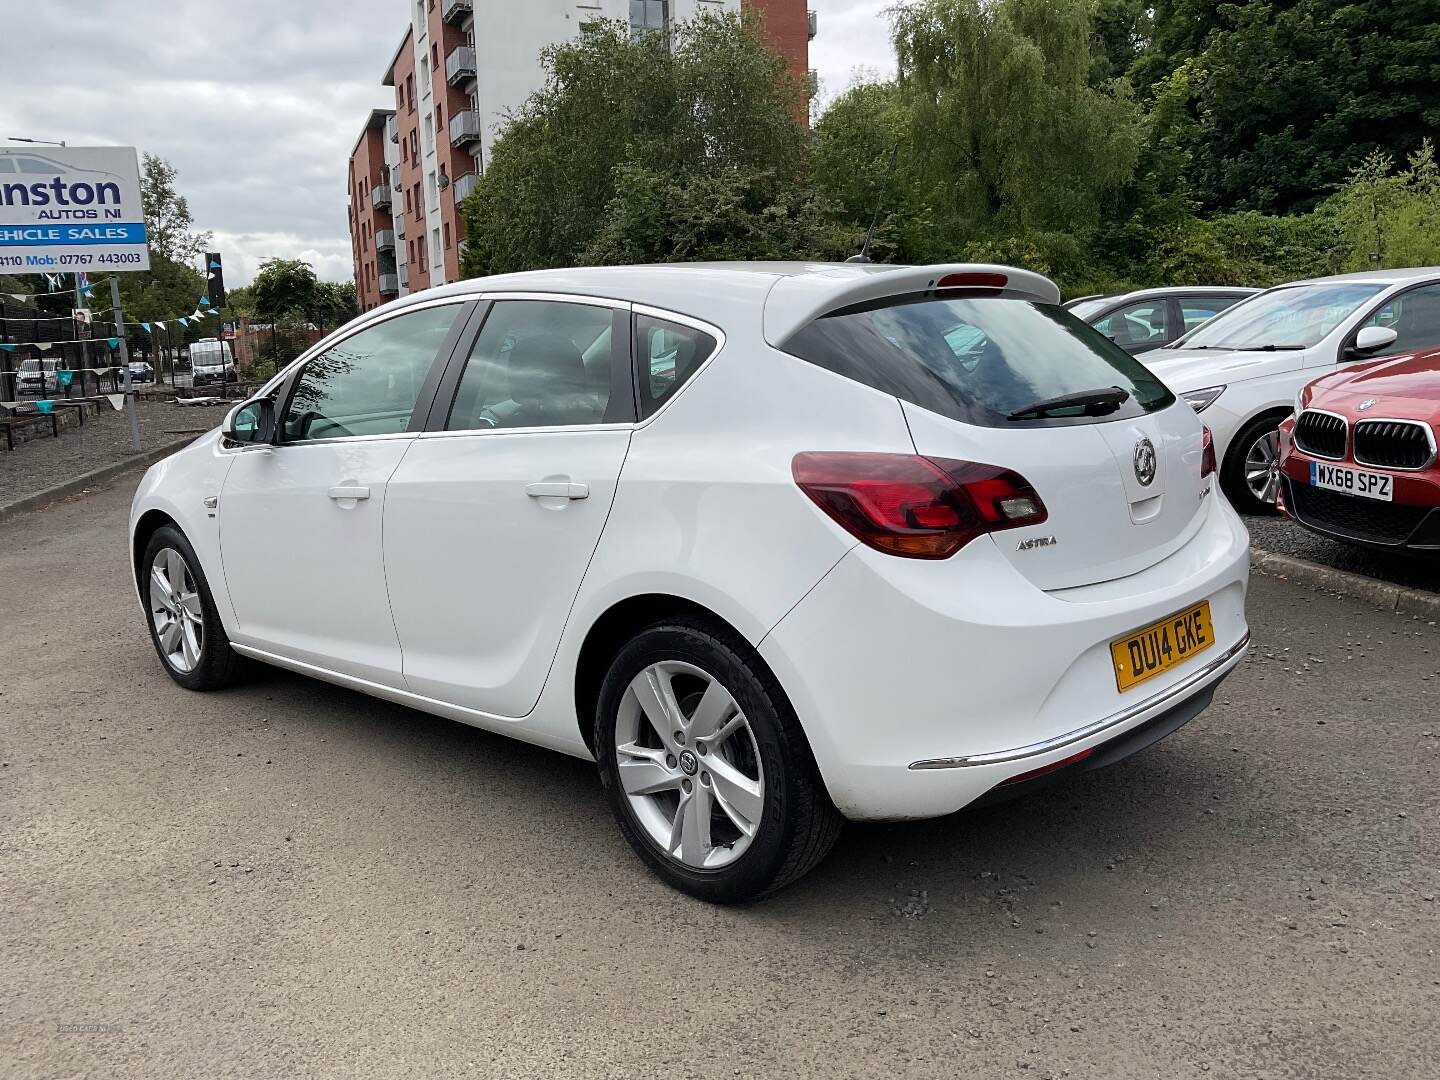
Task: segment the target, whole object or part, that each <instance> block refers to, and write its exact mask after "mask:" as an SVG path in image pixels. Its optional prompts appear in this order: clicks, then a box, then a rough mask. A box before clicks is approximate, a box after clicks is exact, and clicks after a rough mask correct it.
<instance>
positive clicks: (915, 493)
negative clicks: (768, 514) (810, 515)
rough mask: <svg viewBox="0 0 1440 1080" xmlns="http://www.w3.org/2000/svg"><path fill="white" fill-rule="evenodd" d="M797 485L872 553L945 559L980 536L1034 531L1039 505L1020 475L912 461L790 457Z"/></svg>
mask: <svg viewBox="0 0 1440 1080" xmlns="http://www.w3.org/2000/svg"><path fill="white" fill-rule="evenodd" d="M790 470H791V473H792V474H793V475H794V477H795V483H796V484H798V485H799V486H800V489H801V490H802V491H804V492H805V494H806V495H808V496H810V498H811V499H813V500H814V502H815V505H816V506H818V507H820V509H822V510H824V511H825V513H827V514H829V515H830V516H831V517H832V518H834V519H835V521H837V522H838V523H839V524H840V525H841V526H842V527H843V528H844V529H845V530H846V531H847V532H848V533H850V535H852V536H854V537H855V538H856V539H857V540H859V541H861V542H862V543H865V544H868V545H869V546H870V547H873V548H875V549H876V550H877V551H884V552H887V553H888V554H891V555H903V556H905V557H907V558H911V559H948V558H949V557H950V556H951V555H954V554H955V552H957V551H959V550H960V549H961V548H962V547H964V546H965V545H966V544H968V543H969V542H970V541H971V540H974V539H975V538H976V537H978V536H984V535H985V534H986V533H990V532H998V531H1000V530H1001V529H1015V528H1019V527H1021V526H1024V525H1038V524H1040V522H1042V521H1044V520H1045V518H1046V516H1047V515H1046V511H1045V504H1044V503H1042V502H1041V501H1040V496H1039V495H1038V494H1037V493H1036V491H1035V489H1034V488H1033V487H1031V486H1030V484H1029V482H1028V481H1027V480H1026V479H1025V478H1024V477H1023V476H1020V475H1019V474H1018V473H1014V472H1011V471H1010V470H1009V469H1001V468H998V467H996V466H994V465H980V464H976V463H975V462H972V461H952V460H950V459H948V458H927V457H920V456H919V455H917V454H858V453H856V454H852V453H806V454H796V455H795V459H794V460H793V461H792V462H791V464H790Z"/></svg>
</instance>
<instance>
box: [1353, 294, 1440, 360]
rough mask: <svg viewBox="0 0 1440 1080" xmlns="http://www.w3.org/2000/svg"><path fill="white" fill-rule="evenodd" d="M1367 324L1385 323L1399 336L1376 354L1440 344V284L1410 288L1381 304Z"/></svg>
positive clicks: (1380, 324)
mask: <svg viewBox="0 0 1440 1080" xmlns="http://www.w3.org/2000/svg"><path fill="white" fill-rule="evenodd" d="M1365 325H1366V326H1387V327H1389V328H1390V329H1392V330H1394V331H1395V333H1396V334H1397V335H1399V336H1398V337H1396V338H1395V343H1394V344H1393V345H1390V346H1388V347H1387V348H1385V349H1384V350H1383V351H1381V352H1377V353H1374V354H1373V355H1375V356H1393V355H1395V354H1396V353H1403V352H1414V351H1415V350H1417V349H1433V348H1435V347H1436V346H1440V284H1436V285H1425V286H1423V287H1421V288H1419V289H1411V290H1410V291H1409V292H1403V293H1401V294H1400V295H1399V296H1397V297H1395V298H1394V299H1392V300H1390V301H1389V302H1388V303H1386V304H1383V305H1381V307H1380V310H1379V311H1377V312H1375V314H1374V315H1371V316H1370V318H1368V319H1366V320H1365Z"/></svg>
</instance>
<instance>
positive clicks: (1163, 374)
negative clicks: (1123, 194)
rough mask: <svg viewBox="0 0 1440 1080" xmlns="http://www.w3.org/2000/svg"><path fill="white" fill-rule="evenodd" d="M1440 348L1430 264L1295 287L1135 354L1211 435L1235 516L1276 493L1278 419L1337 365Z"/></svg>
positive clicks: (1438, 286)
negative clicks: (1197, 415) (1199, 417)
mask: <svg viewBox="0 0 1440 1080" xmlns="http://www.w3.org/2000/svg"><path fill="white" fill-rule="evenodd" d="M1437 345H1440V267H1433V266H1432V267H1426V268H1423V269H1408V270H1376V271H1372V272H1367V273H1362V274H1340V275H1338V276H1336V277H1326V278H1315V279H1312V280H1309V281H1297V282H1293V283H1291V284H1289V285H1281V286H1278V287H1277V288H1274V289H1269V290H1267V291H1266V292H1263V293H1261V294H1260V295H1258V296H1255V297H1252V298H1251V299H1249V300H1244V301H1242V302H1241V303H1239V304H1237V305H1235V306H1234V307H1232V308H1230V309H1229V310H1227V311H1223V312H1221V313H1220V314H1219V315H1217V316H1215V318H1213V319H1211V320H1210V321H1209V322H1206V323H1204V324H1203V325H1201V326H1199V327H1197V328H1196V329H1195V330H1192V331H1191V332H1190V333H1188V334H1186V335H1185V336H1184V337H1183V338H1181V339H1180V340H1179V341H1177V342H1175V343H1174V344H1173V345H1167V346H1165V347H1164V348H1162V349H1156V350H1155V351H1153V352H1148V353H1146V354H1145V366H1146V367H1148V368H1149V369H1150V370H1151V371H1153V372H1154V373H1155V374H1156V375H1158V376H1160V378H1161V379H1163V380H1164V381H1165V383H1166V385H1168V386H1169V387H1170V388H1171V389H1172V390H1174V391H1175V392H1176V393H1177V394H1179V395H1180V396H1181V397H1183V398H1184V399H1185V400H1186V401H1188V402H1189V403H1190V404H1191V406H1192V407H1193V408H1194V409H1195V411H1196V412H1199V413H1201V414H1202V418H1203V419H1204V421H1205V422H1206V424H1208V425H1209V427H1210V430H1211V431H1212V432H1214V435H1215V452H1216V454H1217V455H1218V456H1219V460H1220V486H1221V488H1222V489H1223V490H1224V491H1225V493H1226V495H1228V496H1229V498H1230V501H1231V502H1232V503H1234V504H1235V506H1236V507H1237V508H1238V509H1239V510H1241V511H1242V512H1244V513H1252V514H1255V513H1270V512H1273V511H1274V508H1275V496H1276V493H1277V492H1278V491H1279V488H1280V466H1279V448H1280V447H1279V436H1278V430H1279V427H1280V421H1282V420H1284V419H1285V417H1287V416H1289V415H1290V414H1291V412H1293V411H1294V407H1295V399H1296V396H1297V395H1298V394H1299V392H1300V389H1301V388H1302V387H1303V386H1305V385H1306V384H1307V383H1309V382H1312V381H1313V380H1315V379H1318V378H1319V377H1320V376H1321V375H1324V374H1326V373H1327V372H1330V371H1333V370H1335V368H1336V366H1337V365H1340V364H1352V363H1357V362H1359V361H1362V360H1375V359H1378V358H1380V357H1384V356H1394V355H1397V354H1399V353H1407V352H1414V351H1415V350H1417V349H1422V348H1427V347H1434V346H1437Z"/></svg>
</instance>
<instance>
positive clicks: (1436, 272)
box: [1275, 266, 1440, 289]
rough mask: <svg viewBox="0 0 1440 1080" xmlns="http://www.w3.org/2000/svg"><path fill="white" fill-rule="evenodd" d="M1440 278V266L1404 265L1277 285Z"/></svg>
mask: <svg viewBox="0 0 1440 1080" xmlns="http://www.w3.org/2000/svg"><path fill="white" fill-rule="evenodd" d="M1432 278H1440V266H1404V267H1399V268H1397V269H1394V270H1360V271H1357V272H1356V273H1353V274H1331V275H1329V276H1328V277H1313V278H1301V279H1300V280H1298V281H1287V282H1285V284H1284V285H1277V286H1275V287H1276V288H1277V289H1283V288H1285V287H1286V286H1288V285H1317V284H1320V283H1322V282H1329V281H1356V282H1361V283H1363V284H1366V285H1408V284H1410V283H1412V282H1416V281H1428V280H1430V279H1432Z"/></svg>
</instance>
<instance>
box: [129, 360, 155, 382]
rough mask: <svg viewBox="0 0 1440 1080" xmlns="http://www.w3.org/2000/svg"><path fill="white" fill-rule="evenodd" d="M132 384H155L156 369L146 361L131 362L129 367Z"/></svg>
mask: <svg viewBox="0 0 1440 1080" xmlns="http://www.w3.org/2000/svg"><path fill="white" fill-rule="evenodd" d="M128 367H129V369H130V381H131V382H142V383H148V382H154V381H155V369H154V368H152V367H151V366H150V365H149V364H148V363H146V362H145V361H144V360H131V361H130V363H129V365H128Z"/></svg>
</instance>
